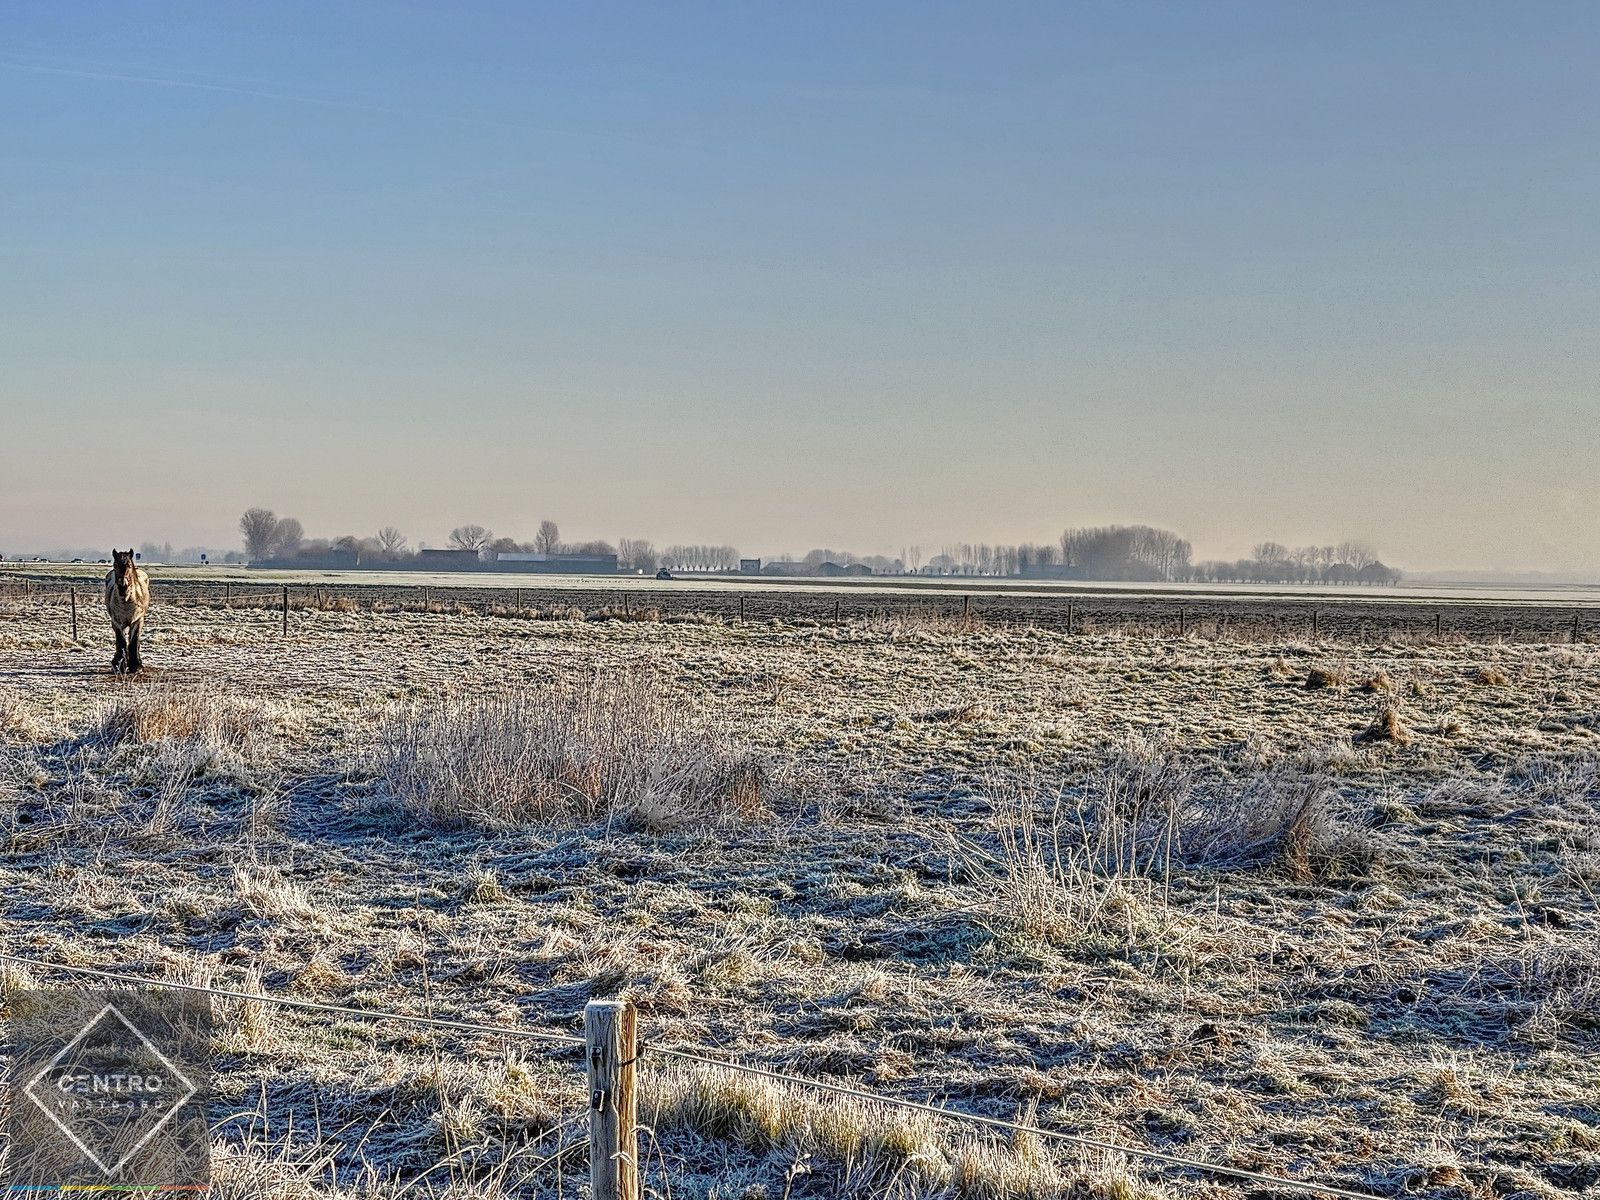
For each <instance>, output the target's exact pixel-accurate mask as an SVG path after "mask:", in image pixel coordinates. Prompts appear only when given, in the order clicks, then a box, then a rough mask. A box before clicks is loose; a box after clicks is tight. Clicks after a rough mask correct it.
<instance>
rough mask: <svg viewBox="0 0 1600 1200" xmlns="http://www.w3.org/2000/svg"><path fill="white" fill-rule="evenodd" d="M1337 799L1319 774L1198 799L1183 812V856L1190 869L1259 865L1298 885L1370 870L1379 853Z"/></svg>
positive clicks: (1266, 780)
mask: <svg viewBox="0 0 1600 1200" xmlns="http://www.w3.org/2000/svg"><path fill="white" fill-rule="evenodd" d="M1337 799H1338V793H1337V791H1336V790H1335V789H1334V788H1332V787H1330V786H1329V785H1328V782H1327V780H1326V779H1324V778H1322V777H1321V776H1320V775H1315V774H1304V773H1301V772H1298V771H1292V770H1272V771H1267V772H1263V773H1262V774H1260V775H1257V776H1255V777H1254V778H1252V779H1250V780H1248V781H1247V782H1246V783H1245V784H1244V786H1242V787H1240V788H1237V789H1228V790H1226V791H1222V792H1219V793H1214V794H1211V795H1207V796H1201V797H1198V798H1197V799H1196V801H1195V803H1194V804H1193V806H1191V807H1190V808H1189V809H1188V810H1187V811H1186V812H1185V813H1184V815H1183V819H1182V824H1181V827H1180V829H1179V833H1178V849H1179V853H1180V855H1181V858H1182V861H1183V863H1184V864H1185V865H1187V866H1191V867H1195V866H1207V867H1220V868H1224V869H1238V868H1243V867H1262V868H1266V869H1268V870H1270V871H1275V872H1279V873H1282V874H1284V875H1287V876H1288V877H1289V878H1291V879H1293V880H1295V881H1296V882H1301V883H1304V882H1310V881H1312V880H1327V879H1330V878H1333V877H1334V876H1336V875H1338V874H1340V873H1341V872H1348V871H1365V870H1367V869H1369V868H1370V867H1372V866H1373V865H1374V864H1375V863H1376V861H1377V859H1378V854H1377V849H1376V847H1375V846H1374V845H1373V844H1372V842H1371V840H1370V838H1368V837H1367V836H1366V835H1365V834H1364V832H1363V831H1362V830H1360V829H1358V828H1357V827H1356V826H1354V825H1352V824H1351V823H1350V822H1349V821H1348V820H1346V819H1345V818H1344V817H1342V816H1341V815H1340V814H1339V813H1338V812H1337V811H1336V808H1335V805H1336V802H1337Z"/></svg>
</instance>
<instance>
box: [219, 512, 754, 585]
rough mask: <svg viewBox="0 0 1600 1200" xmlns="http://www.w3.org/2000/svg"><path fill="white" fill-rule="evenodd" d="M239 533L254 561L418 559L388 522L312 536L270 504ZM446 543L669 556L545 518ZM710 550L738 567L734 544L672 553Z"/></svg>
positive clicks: (649, 562)
mask: <svg viewBox="0 0 1600 1200" xmlns="http://www.w3.org/2000/svg"><path fill="white" fill-rule="evenodd" d="M239 532H240V533H241V534H242V535H243V537H244V550H245V557H246V558H247V559H249V560H251V561H256V560H262V559H269V558H278V559H285V558H287V559H295V558H304V559H308V560H310V559H316V558H322V557H325V556H327V555H329V554H333V553H338V554H355V555H357V556H358V558H359V560H360V561H362V562H386V563H404V562H414V561H418V560H419V555H418V553H417V551H416V550H413V549H412V547H411V542H410V539H408V538H407V537H406V535H405V534H404V533H402V532H401V531H400V530H398V529H396V528H395V527H394V526H393V525H386V526H384V527H383V528H382V529H380V530H378V532H377V533H375V534H372V535H371V536H367V537H362V536H359V535H357V534H344V535H343V536H340V537H335V538H308V537H306V536H305V530H304V529H303V527H302V526H301V524H300V522H299V521H297V520H296V519H295V518H293V517H279V516H278V515H277V514H275V513H274V512H273V511H272V510H271V509H267V508H252V509H250V510H249V511H248V512H246V513H245V514H244V516H242V517H240V518H239ZM446 544H447V546H448V547H449V548H450V549H452V550H472V551H476V552H477V553H478V554H479V555H480V556H482V557H484V558H489V557H492V556H494V555H497V554H584V555H607V554H615V555H616V556H617V563H618V566H620V567H624V568H634V569H637V570H641V571H646V572H648V573H652V574H653V573H654V572H655V571H656V569H657V566H658V564H659V563H660V562H661V561H664V559H665V556H664V555H658V554H657V553H656V548H655V546H654V545H652V544H651V543H650V542H648V541H645V540H643V539H641V538H623V539H622V540H621V541H620V542H619V543H618V544H617V545H616V546H613V545H612V544H611V543H610V542H606V541H586V542H564V541H562V540H561V529H560V527H559V526H558V525H557V524H556V523H555V522H554V521H550V520H545V521H541V522H540V523H539V529H538V532H537V533H535V534H534V536H533V537H532V538H530V539H528V540H527V541H518V540H517V539H515V538H509V537H496V536H495V535H494V533H493V532H492V531H491V530H489V529H487V528H485V527H484V526H482V525H471V524H469V525H458V526H456V527H455V528H454V529H452V530H451V531H450V536H449V539H448V541H447V543H446ZM418 549H419V550H420V549H426V546H419V547H418ZM709 551H715V552H716V554H715V558H716V560H717V561H719V562H721V561H724V560H725V559H726V557H727V556H728V555H730V554H731V555H732V556H733V563H732V565H733V566H734V567H737V566H738V565H739V562H738V552H737V551H736V550H734V549H733V547H731V546H716V547H698V546H688V547H685V546H674V547H671V548H670V549H669V554H670V553H674V552H682V553H683V557H684V561H685V562H686V563H687V562H689V561H694V562H699V561H702V560H705V559H706V557H707V555H706V553H704V552H709ZM685 569H691V568H687V567H686V568H685ZM695 569H698V568H695ZM703 569H706V570H717V569H720V568H717V567H707V568H703Z"/></svg>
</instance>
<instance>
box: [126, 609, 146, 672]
mask: <svg viewBox="0 0 1600 1200" xmlns="http://www.w3.org/2000/svg"><path fill="white" fill-rule="evenodd" d="M142 632H144V618H143V617H140V618H139V619H138V620H137V621H135V622H134V623H133V624H132V625H129V626H128V674H130V675H134V674H137V673H138V672H139V671H140V670H141V669H142V668H143V667H144V659H142V658H140V657H139V635H140V634H141V633H142Z"/></svg>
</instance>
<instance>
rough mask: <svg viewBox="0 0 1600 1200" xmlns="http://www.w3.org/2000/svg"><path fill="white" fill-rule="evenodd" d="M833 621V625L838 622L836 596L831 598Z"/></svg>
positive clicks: (837, 599)
mask: <svg viewBox="0 0 1600 1200" xmlns="http://www.w3.org/2000/svg"><path fill="white" fill-rule="evenodd" d="M833 623H834V624H835V625H837V624H838V623H839V598H838V597H837V596H835V597H834V598H833Z"/></svg>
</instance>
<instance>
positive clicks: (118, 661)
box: [111, 625, 128, 675]
mask: <svg viewBox="0 0 1600 1200" xmlns="http://www.w3.org/2000/svg"><path fill="white" fill-rule="evenodd" d="M111 632H112V633H114V634H116V635H117V652H116V654H114V655H112V657H111V673H112V674H113V675H120V674H122V664H123V663H124V662H125V661H127V657H128V641H127V638H126V637H124V636H123V633H122V626H121V625H112V626H111Z"/></svg>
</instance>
